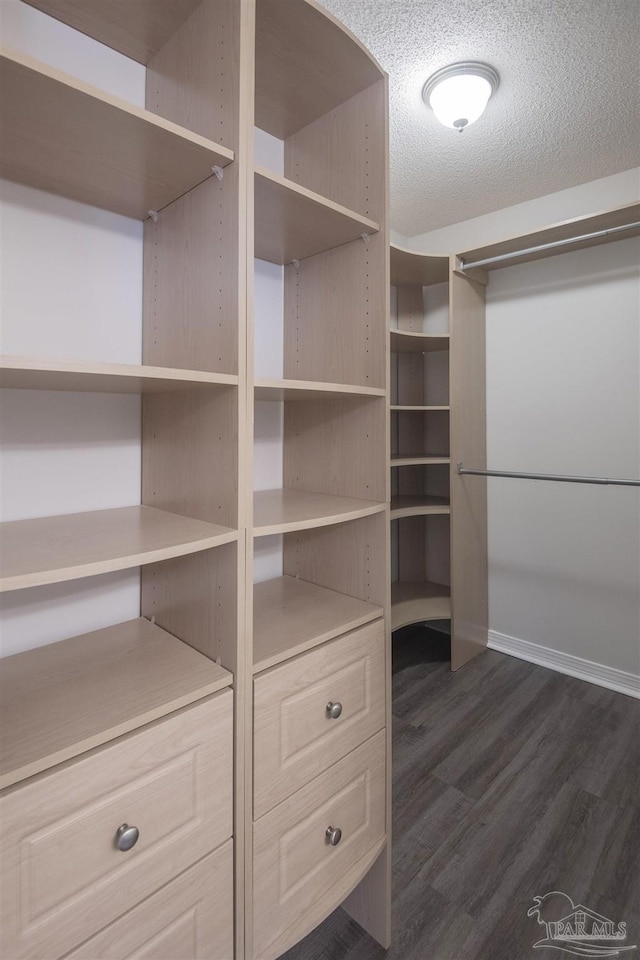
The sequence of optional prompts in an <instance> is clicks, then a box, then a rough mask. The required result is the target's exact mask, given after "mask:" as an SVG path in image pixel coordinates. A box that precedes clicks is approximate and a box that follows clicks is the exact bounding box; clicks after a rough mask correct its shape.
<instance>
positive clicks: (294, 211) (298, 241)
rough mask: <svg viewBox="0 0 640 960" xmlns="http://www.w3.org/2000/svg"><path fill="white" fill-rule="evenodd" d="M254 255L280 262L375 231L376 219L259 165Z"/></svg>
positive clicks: (257, 172)
mask: <svg viewBox="0 0 640 960" xmlns="http://www.w3.org/2000/svg"><path fill="white" fill-rule="evenodd" d="M255 210H256V219H255V256H256V257H257V258H258V259H259V260H268V261H270V262H271V263H278V264H286V263H290V262H291V261H292V260H305V259H306V258H307V257H312V256H314V255H315V254H317V253H323V252H324V251H325V250H331V249H333V248H334V247H339V246H342V244H345V243H349V242H350V241H352V240H357V239H358V238H359V237H360V236H361V235H362V234H363V233H377V232H378V231H379V229H380V225H379V224H378V223H376V222H375V221H373V220H369V219H368V218H367V217H361V216H360V215H359V214H357V213H354V212H353V210H348V209H347V207H343V206H342V205H341V204H339V203H334V202H333V201H332V200H327V199H325V198H324V197H321V196H320V194H318V193H314V192H313V191H312V190H307V189H306V187H301V186H299V185H298V184H297V183H294V182H293V181H292V180H287V179H286V178H285V177H282V176H280V175H279V174H277V173H271V172H270V171H269V170H264V169H262V168H260V169H256V171H255Z"/></svg>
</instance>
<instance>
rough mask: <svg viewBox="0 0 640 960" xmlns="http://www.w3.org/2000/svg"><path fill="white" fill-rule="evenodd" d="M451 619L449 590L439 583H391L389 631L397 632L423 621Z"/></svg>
mask: <svg viewBox="0 0 640 960" xmlns="http://www.w3.org/2000/svg"><path fill="white" fill-rule="evenodd" d="M450 617H451V590H450V588H449V587H447V586H444V585H443V584H441V583H429V582H428V581H425V582H422V583H399V582H396V583H392V584H391V629H392V630H399V629H400V627H406V626H408V625H409V624H410V623H421V622H422V621H424V620H448V619H449V618H450Z"/></svg>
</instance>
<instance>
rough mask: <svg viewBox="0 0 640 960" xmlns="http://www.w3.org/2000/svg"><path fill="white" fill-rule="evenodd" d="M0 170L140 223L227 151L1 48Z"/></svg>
mask: <svg viewBox="0 0 640 960" xmlns="http://www.w3.org/2000/svg"><path fill="white" fill-rule="evenodd" d="M0 85H1V86H2V88H3V90H5V91H11V96H10V97H9V96H4V97H3V99H2V113H1V114H0V128H1V129H2V138H1V140H0V143H1V147H0V175H1V176H3V177H6V178H7V179H9V180H17V181H19V182H20V183H26V184H27V185H28V186H31V187H37V188H39V189H41V190H47V191H49V192H51V193H57V194H60V195H61V196H64V197H70V198H71V199H72V200H79V201H80V202H81V203H88V204H91V205H93V206H96V207H104V208H105V209H107V210H111V211H113V212H114V213H120V214H122V215H123V216H126V217H135V218H137V219H139V220H144V219H145V218H146V217H148V216H149V211H150V210H154V211H158V210H161V209H162V208H163V207H166V206H167V205H168V204H170V203H171V202H172V201H173V200H176V199H177V198H178V197H180V196H182V194H184V193H186V192H187V191H188V190H191V189H192V188H193V187H195V186H196V185H197V184H199V183H201V182H202V181H203V180H207V179H208V178H209V177H211V176H213V174H212V171H211V168H212V167H213V166H219V167H225V166H227V164H229V163H231V161H232V160H233V151H232V150H229V149H228V148H227V147H223V146H222V145H220V144H216V143H214V142H213V141H211V140H208V139H207V138H205V137H202V136H200V135H199V134H197V133H192V132H191V131H189V130H187V129H186V128H184V127H180V126H178V124H176V123H173V122H171V121H169V120H164V119H163V118H161V117H159V116H157V115H156V114H154V113H151V112H150V111H148V110H142V109H140V108H139V107H135V106H133V105H132V104H129V103H126V102H125V101H124V100H120V99H118V98H117V97H113V96H111V95H110V94H107V93H104V92H103V91H101V90H98V89H97V88H95V87H91V86H89V85H88V84H85V83H83V82H82V81H80V80H77V79H75V78H74V77H71V76H69V75H67V74H64V73H62V72H61V71H60V70H55V69H54V68H53V67H49V66H47V65H46V64H43V63H39V62H38V61H37V60H33V59H32V58H31V57H25V56H22V55H20V54H15V53H12V52H10V51H8V50H5V51H4V52H3V54H2V57H1V58H0Z"/></svg>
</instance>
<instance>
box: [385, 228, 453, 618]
mask: <svg viewBox="0 0 640 960" xmlns="http://www.w3.org/2000/svg"><path fill="white" fill-rule="evenodd" d="M448 280H449V258H448V257H428V256H423V255H422V254H419V253H414V252H412V251H408V250H402V249H401V248H398V247H393V246H392V247H391V281H392V283H393V284H394V285H395V286H396V288H397V293H396V304H397V329H396V328H394V329H391V331H390V334H389V340H390V347H391V358H392V382H393V391H392V398H393V399H392V403H391V407H390V412H391V430H392V432H391V449H392V450H393V455H392V457H391V460H390V465H391V467H392V496H391V511H390V518H391V522H392V527H393V531H392V551H393V557H394V559H393V576H394V580H393V582H392V584H391V623H392V629H393V630H399V629H401V628H402V627H405V626H408V625H410V624H414V623H423V622H428V621H429V620H441V619H449V618H450V617H451V596H450V587H449V585H448V584H449V580H450V559H449V542H448V541H449V517H450V514H451V500H450V478H449V473H450V469H451V456H450V418H451V416H450V415H451V406H450V398H449V366H450V350H451V337H450V332H449V330H448V322H447V332H444V331H443V332H438V333H434V332H426V331H425V329H424V327H425V322H427V323H428V322H429V316H428V314H427V317H426V320H425V295H424V290H423V288H425V287H427V288H429V287H432V286H435V285H438V284H446V283H448ZM443 299H444V298H443V297H442V296H441V297H440V301H442V300H443ZM446 299H447V300H448V297H447V298H446ZM448 319H449V318H448V317H447V321H448ZM440 324H441V326H440V329H441V330H442V320H441V321H440ZM438 581H442V582H438Z"/></svg>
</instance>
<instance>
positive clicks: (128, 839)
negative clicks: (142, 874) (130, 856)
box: [116, 823, 140, 850]
mask: <svg viewBox="0 0 640 960" xmlns="http://www.w3.org/2000/svg"><path fill="white" fill-rule="evenodd" d="M139 836H140V831H139V830H138V828H137V827H130V826H129V824H128V823H123V824H122V826H121V827H118V829H117V830H116V847H117V848H118V850H131V847H135V845H136V843H137V842H138V837H139Z"/></svg>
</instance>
